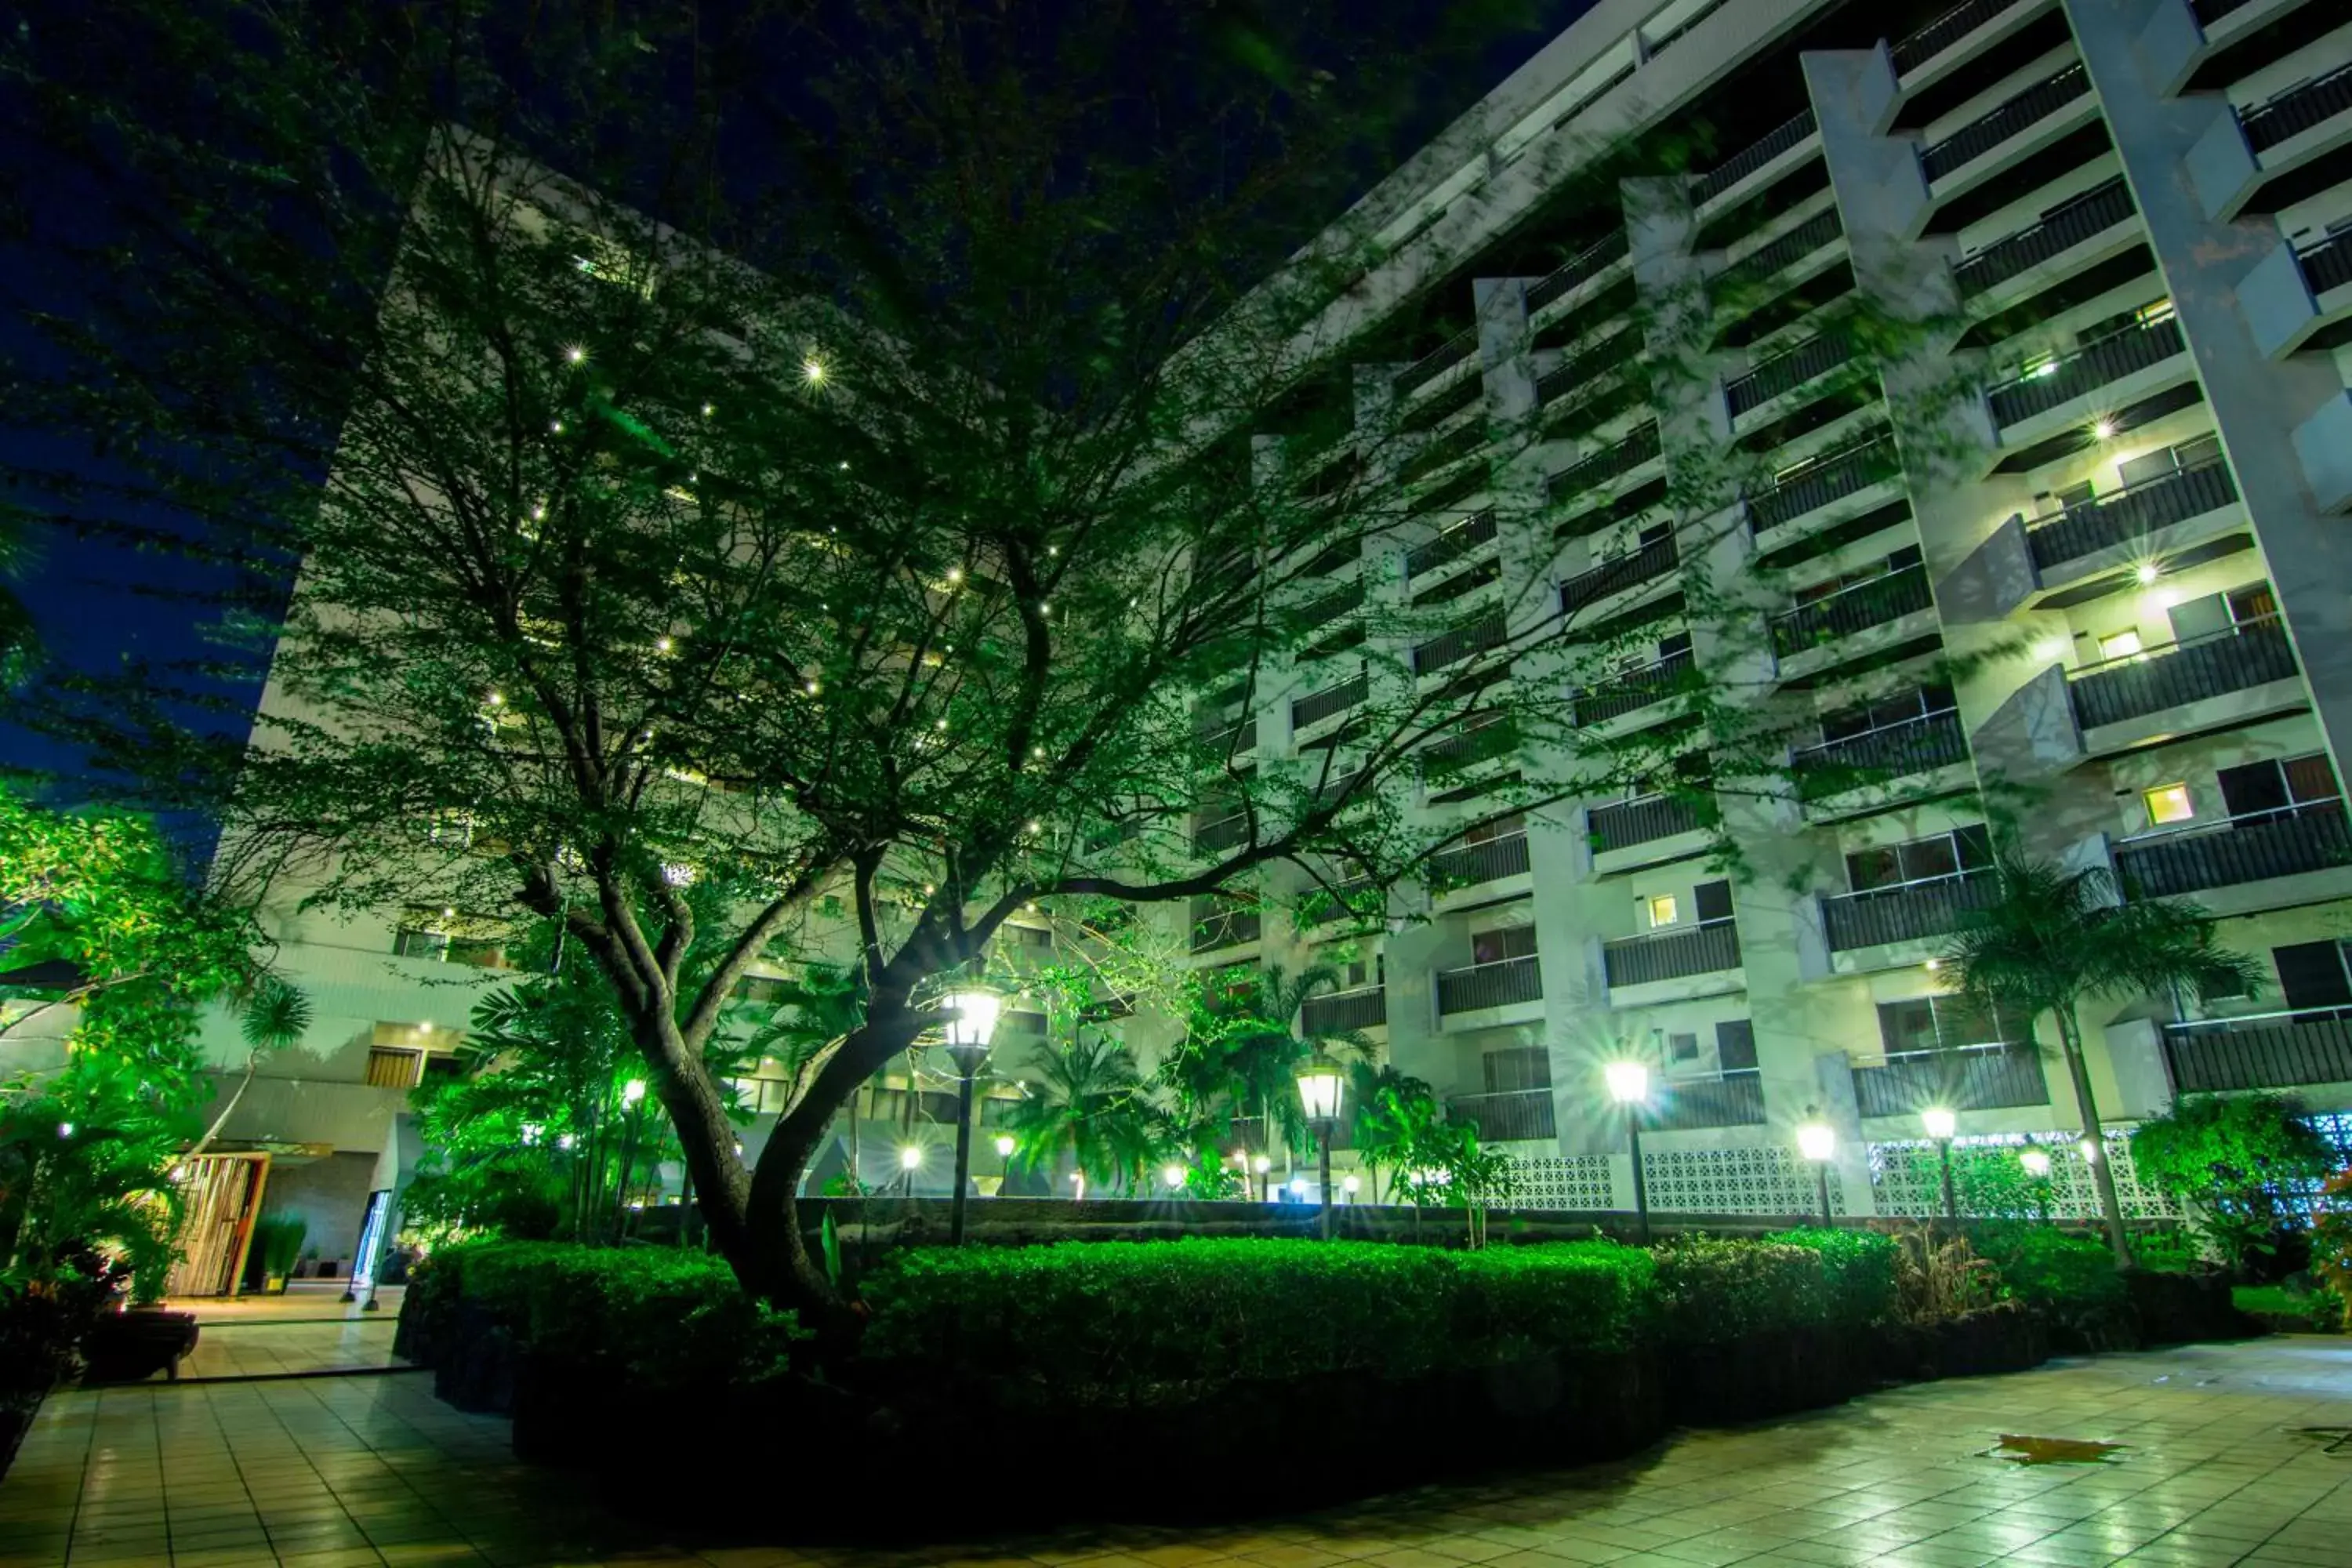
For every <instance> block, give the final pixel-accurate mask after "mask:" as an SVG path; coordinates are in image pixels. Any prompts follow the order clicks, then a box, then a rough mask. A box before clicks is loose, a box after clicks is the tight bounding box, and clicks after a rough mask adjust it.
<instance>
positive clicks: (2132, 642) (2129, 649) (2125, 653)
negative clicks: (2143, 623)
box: [2099, 626, 2139, 658]
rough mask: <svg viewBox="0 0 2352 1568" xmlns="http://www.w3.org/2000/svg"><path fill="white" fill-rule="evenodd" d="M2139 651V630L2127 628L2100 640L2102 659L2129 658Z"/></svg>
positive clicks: (2131, 627)
mask: <svg viewBox="0 0 2352 1568" xmlns="http://www.w3.org/2000/svg"><path fill="white" fill-rule="evenodd" d="M2138 651H2139V628H2138V627H2137V626H2126V627H2125V628H2124V629H2123V630H2122V631H2119V632H2109V633H2108V634H2107V635H2106V636H2105V637H2101V638H2100V639H2099V657H2100V658H2130V657H2131V656H2132V655H2133V654H2136V653H2137V652H2138Z"/></svg>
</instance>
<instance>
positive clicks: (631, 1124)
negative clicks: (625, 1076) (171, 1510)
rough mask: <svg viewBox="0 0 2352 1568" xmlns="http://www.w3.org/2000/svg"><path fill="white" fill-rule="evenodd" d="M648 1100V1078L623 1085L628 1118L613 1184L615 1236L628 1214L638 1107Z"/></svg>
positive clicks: (634, 1160) (622, 1136)
mask: <svg viewBox="0 0 2352 1568" xmlns="http://www.w3.org/2000/svg"><path fill="white" fill-rule="evenodd" d="M645 1102H646V1080H645V1079H641V1078H633V1079H630V1080H629V1081H628V1082H626V1083H625V1084H623V1085H622V1086H621V1110H623V1111H624V1112H625V1113H626V1114H627V1117H628V1120H627V1121H626V1122H625V1124H624V1125H623V1127H622V1129H621V1178H620V1180H619V1181H617V1182H615V1183H614V1184H613V1236H614V1239H615V1240H617V1239H619V1237H620V1235H621V1226H622V1222H623V1221H624V1220H625V1218H626V1217H627V1215H628V1212H629V1209H628V1204H629V1167H630V1166H632V1165H634V1164H635V1163H637V1118H638V1115H639V1114H640V1113H639V1111H638V1110H637V1107H638V1106H640V1105H643V1104H644V1103H645Z"/></svg>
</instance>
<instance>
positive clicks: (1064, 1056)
mask: <svg viewBox="0 0 2352 1568" xmlns="http://www.w3.org/2000/svg"><path fill="white" fill-rule="evenodd" d="M1030 1067H1031V1069H1032V1070H1031V1074H1030V1076H1031V1078H1032V1079H1034V1089H1033V1090H1032V1092H1031V1093H1030V1095H1029V1096H1028V1098H1026V1099H1024V1100H1021V1101H1020V1102H1019V1103H1018V1104H1016V1105H1014V1106H1013V1109H1012V1110H1011V1111H1010V1112H1009V1113H1008V1114H1007V1115H1006V1117H1005V1121H1004V1126H1005V1131H1008V1132H1010V1133H1012V1134H1013V1139H1014V1142H1015V1145H1016V1147H1015V1152H1014V1153H1013V1162H1014V1163H1016V1164H1018V1165H1019V1166H1020V1168H1021V1169H1023V1170H1024V1171H1034V1170H1037V1169H1040V1168H1041V1167H1042V1168H1044V1169H1046V1170H1051V1169H1053V1168H1054V1166H1055V1164H1056V1163H1058V1162H1059V1161H1060V1160H1061V1159H1062V1158H1063V1157H1064V1156H1065V1155H1066V1156H1068V1158H1069V1160H1070V1163H1072V1164H1073V1165H1074V1166H1075V1167H1076V1169H1077V1170H1078V1171H1080V1172H1081V1173H1084V1174H1085V1176H1086V1178H1087V1181H1088V1182H1090V1183H1096V1184H1100V1185H1103V1186H1106V1187H1118V1188H1120V1189H1125V1190H1130V1191H1131V1190H1132V1189H1133V1188H1134V1187H1135V1186H1136V1184H1138V1183H1139V1181H1141V1180H1142V1179H1143V1178H1144V1173H1145V1172H1147V1171H1148V1170H1150V1168H1151V1167H1152V1166H1153V1165H1154V1164H1156V1163H1158V1162H1159V1160H1160V1156H1161V1155H1162V1154H1163V1153H1164V1152H1167V1150H1168V1149H1169V1147H1170V1142H1171V1139H1170V1132H1169V1128H1168V1123H1167V1120H1166V1118H1165V1117H1164V1116H1163V1115H1162V1114H1161V1113H1160V1110H1159V1108H1158V1107H1157V1106H1155V1105H1154V1104H1153V1103H1152V1100H1151V1099H1150V1094H1149V1092H1148V1091H1147V1089H1146V1088H1145V1086H1144V1082H1143V1079H1142V1078H1141V1076H1140V1075H1139V1073H1138V1072H1137V1071H1136V1068H1135V1058H1133V1057H1132V1056H1130V1055H1129V1054H1128V1051H1127V1048H1126V1047H1124V1046H1122V1045H1121V1044H1120V1043H1119V1042H1118V1041H1117V1040H1115V1039H1113V1038H1111V1037H1109V1036H1108V1035H1105V1034H1104V1033H1102V1032H1101V1031H1100V1030H1097V1029H1093V1028H1077V1029H1076V1030H1074V1032H1073V1033H1072V1034H1071V1035H1070V1036H1069V1037H1067V1038H1066V1039H1064V1040H1063V1041H1061V1042H1060V1043H1059V1044H1058V1045H1055V1044H1042V1045H1040V1046H1039V1047H1037V1049H1036V1051H1035V1053H1034V1056H1033V1057H1032V1058H1031V1061H1030Z"/></svg>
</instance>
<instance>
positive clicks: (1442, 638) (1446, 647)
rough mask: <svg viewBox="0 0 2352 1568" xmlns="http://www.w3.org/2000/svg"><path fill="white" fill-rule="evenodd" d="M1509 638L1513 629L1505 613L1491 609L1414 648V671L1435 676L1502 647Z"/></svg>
mask: <svg viewBox="0 0 2352 1568" xmlns="http://www.w3.org/2000/svg"><path fill="white" fill-rule="evenodd" d="M1509 637H1510V631H1509V628H1508V627H1507V626H1506V625H1505V623H1504V620H1503V616H1502V613H1501V612H1500V611H1493V612H1489V613H1488V614H1486V615H1483V616H1479V617H1478V618H1477V619H1476V620H1475V621H1472V622H1470V623H1469V624H1468V625H1467V626H1456V627H1455V628H1454V630H1452V631H1450V632H1444V633H1441V634H1440V635H1438V636H1436V637H1432V638H1430V639H1429V641H1427V642H1425V643H1422V644H1420V645H1419V646H1417V647H1414V649H1413V650H1412V672H1413V674H1415V675H1416V676H1427V675H1434V674H1436V673H1437V672H1438V671H1439V670H1441V669H1444V668H1447V667H1448V666H1450V665H1456V664H1459V663H1461V662H1462V661H1463V660H1464V659H1465V658H1471V657H1472V656H1474V655H1476V654H1482V653H1485V652H1486V651H1487V650H1488V649H1490V648H1496V647H1502V646H1503V644H1504V643H1505V642H1506V641H1507V640H1508V639H1509Z"/></svg>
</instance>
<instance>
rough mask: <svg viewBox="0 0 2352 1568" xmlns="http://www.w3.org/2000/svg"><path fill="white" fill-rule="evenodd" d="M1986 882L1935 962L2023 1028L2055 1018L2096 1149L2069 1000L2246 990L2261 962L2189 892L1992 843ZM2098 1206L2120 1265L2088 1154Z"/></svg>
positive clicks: (2123, 1253)
mask: <svg viewBox="0 0 2352 1568" xmlns="http://www.w3.org/2000/svg"><path fill="white" fill-rule="evenodd" d="M1992 869H1993V875H1994V877H1995V878H1996V879H1997V892H1996V896H1995V897H1994V899H1993V900H1992V902H1990V904H1988V905H1987V906H1986V907H1984V908H1983V909H1980V910H1973V911H1971V912H1970V913H1969V914H1968V915H1967V916H1965V917H1964V918H1963V920H1962V922H1961V925H1960V929H1959V931H1958V934H1956V935H1955V936H1954V937H1953V939H1952V943H1951V946H1950V947H1949V948H1948V950H1947V951H1946V952H1945V955H1944V963H1945V964H1946V965H1947V966H1948V969H1949V970H1950V972H1951V973H1952V974H1953V975H1954V976H1955V977H1956V978H1957V979H1958V983H1959V988H1960V990H1961V991H1962V992H1963V993H1964V994H1967V995H1968V996H1969V997H1970V998H1971V999H1972V1000H1974V1001H1976V1002H1979V1003H1980V1004H1984V1005H1989V1006H1990V1007H1996V1008H2001V1009H2006V1010H2010V1011H2011V1012H2012V1013H2013V1014H2014V1015H2016V1016H2022V1017H2023V1018H2024V1019H2025V1020H2026V1029H2027V1032H2028V1034H2029V1036H2030V1035H2031V1034H2032V1029H2033V1026H2034V1021H2035V1020H2036V1019H2038V1018H2040V1017H2041V1016H2042V1014H2044V1013H2050V1014H2053V1015H2054V1016H2056V1018H2057V1020H2058V1046H2059V1050H2060V1052H2061V1053H2062V1054H2063V1057H2064V1058H2065V1061H2066V1073H2067V1076H2068V1077H2069V1078H2070V1079H2072V1080H2073V1082H2074V1100H2075V1103H2076V1104H2077V1105H2078V1106H2080V1107H2081V1108H2082V1112H2083V1136H2084V1139H2085V1140H2087V1141H2088V1143H2089V1147H2090V1148H2091V1149H2092V1150H2094V1151H2096V1152H2101V1153H2104V1152H2105V1142H2103V1141H2102V1133H2101V1131H2100V1127H2099V1112H2098V1107H2097V1105H2096V1103H2095V1100H2093V1098H2092V1093H2091V1075H2090V1071H2089V1069H2088V1068H2086V1067H2085V1066H2084V1061H2083V1034H2082V1024H2081V1022H2080V1020H2079V1019H2078V1018H2077V1017H2076V1016H2075V1011H2076V1009H2077V1008H2078V1007H2079V1006H2080V1005H2081V1004H2082V1003H2084V1001H2087V1000H2089V999H2091V998H2093V997H2099V996H2105V997H2112V998H2123V997H2127V996H2145V995H2156V994H2170V993H2173V992H2175V991H2177V990H2178V989H2179V988H2182V987H2189V986H2193V987H2197V988H2198V989H2200V990H2211V991H2217V992H2221V993H2224V994H2235V993H2237V992H2241V991H2252V990H2253V989H2254V988H2255V987H2256V986H2258V985H2259V984H2261V982H2262V980H2263V973H2264V972H2263V967H2262V965H2261V964H2259V963H2256V962H2255V961H2254V960H2252V959H2250V958H2248V957H2246V956H2245V955H2244V954H2242V953H2237V952H2231V951H2229V950H2228V949H2226V948H2223V947H2221V946H2220V945H2218V944H2217V942H2216V941H2215V937H2214V931H2213V920H2212V917H2211V916H2210V914H2208V913H2207V912H2206V911H2205V910H2202V909H2200V908H2199V907H2198V906H2196V905H2195V904H2189V903H2180V902H2173V901H2167V900H2156V899H2146V900H2127V899H2125V898H2124V897H2123V896H2122V891H2121V889H2119V888H2118V887H2117V885H2116V879H2115V875H2114V873H2113V872H2111V871H2109V870H2107V869H2106V868H2105V867H2093V868H2088V869H2085V870H2081V871H2069V870H2067V869H2065V868H2063V867H2061V866H2058V865H2056V864H2053V862H2051V861H2048V860H2042V859H2037V858H2033V857H2032V856H2028V855H2025V854H2022V853H2021V852H2020V851H2019V850H2018V849H2017V848H2016V847H2014V846H2011V845H2003V846H2000V847H1997V848H1996V850H1995V852H1994V856H1993V868H1992ZM2091 1173H2092V1179H2093V1180H2094V1181H2095V1183H2096V1184H2097V1186H2098V1192H2099V1212H2100V1214H2101V1215H2102V1216H2103V1217H2104V1218H2105V1221H2106V1226H2107V1240H2108V1243H2109V1244H2110V1245H2111V1246H2112V1247H2114V1248H2115V1254H2116V1267H2117V1268H2129V1267H2130V1266H2131V1261H2132V1256H2131V1246H2130V1243H2129V1242H2128V1241H2127V1240H2126V1238H2125V1236H2124V1216H2123V1207H2122V1205H2120V1204H2119V1203H2117V1202H2116V1179H2115V1175H2114V1173H2112V1172H2110V1171H2109V1170H2108V1168H2107V1162H2106V1161H2105V1159H2103V1158H2102V1159H2095V1160H2094V1161H2093V1162H2092V1163H2091Z"/></svg>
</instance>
